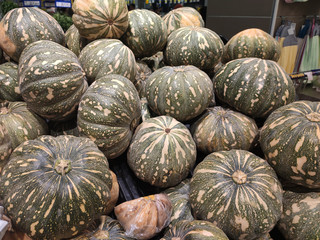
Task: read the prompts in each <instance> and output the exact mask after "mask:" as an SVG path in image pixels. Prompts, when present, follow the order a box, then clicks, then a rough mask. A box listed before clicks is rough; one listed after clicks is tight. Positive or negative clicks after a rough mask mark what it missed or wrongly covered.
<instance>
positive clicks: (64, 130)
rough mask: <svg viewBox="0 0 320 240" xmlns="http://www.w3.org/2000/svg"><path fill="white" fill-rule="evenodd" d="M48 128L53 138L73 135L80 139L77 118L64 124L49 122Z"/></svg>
mask: <svg viewBox="0 0 320 240" xmlns="http://www.w3.org/2000/svg"><path fill="white" fill-rule="evenodd" d="M48 126H49V130H50V135H51V136H54V137H56V136H60V135H72V136H76V137H79V130H78V125H77V118H76V117H75V118H72V119H69V120H67V121H63V122H55V121H49V123H48Z"/></svg>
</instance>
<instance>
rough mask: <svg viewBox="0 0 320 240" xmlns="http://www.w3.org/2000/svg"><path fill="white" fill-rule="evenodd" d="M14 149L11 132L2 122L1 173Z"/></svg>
mask: <svg viewBox="0 0 320 240" xmlns="http://www.w3.org/2000/svg"><path fill="white" fill-rule="evenodd" d="M12 151H13V148H12V144H11V139H10V136H9V133H8V131H7V129H6V128H5V127H4V124H2V123H1V122H0V173H1V171H2V168H3V167H4V165H6V164H7V162H8V161H9V157H10V154H11V153H12Z"/></svg>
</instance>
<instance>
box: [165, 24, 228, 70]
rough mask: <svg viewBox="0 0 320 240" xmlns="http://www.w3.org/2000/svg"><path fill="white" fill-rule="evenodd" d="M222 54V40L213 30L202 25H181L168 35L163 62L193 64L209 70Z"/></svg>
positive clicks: (173, 64) (176, 64)
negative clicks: (181, 26)
mask: <svg viewBox="0 0 320 240" xmlns="http://www.w3.org/2000/svg"><path fill="white" fill-rule="evenodd" d="M222 54H223V42H222V40H221V39H220V37H219V35H218V34H216V33H215V32H214V31H212V30H210V29H208V28H203V27H183V28H179V29H177V30H175V31H174V32H172V33H171V34H170V36H169V37H168V43H167V45H166V48H165V51H164V60H165V63H166V64H168V65H171V66H180V65H193V66H196V67H198V68H200V69H201V70H204V71H205V70H211V69H213V68H214V67H215V66H216V65H217V64H218V63H219V62H220V59H221V57H222Z"/></svg>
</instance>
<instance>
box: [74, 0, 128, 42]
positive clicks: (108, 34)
mask: <svg viewBox="0 0 320 240" xmlns="http://www.w3.org/2000/svg"><path fill="white" fill-rule="evenodd" d="M72 10H73V12H74V14H73V15H72V21H73V23H74V25H75V26H76V27H77V29H78V30H79V33H80V35H81V36H83V37H85V38H87V39H89V40H96V39H99V38H120V37H121V36H122V35H123V33H124V32H125V31H126V30H127V28H128V24H129V23H128V8H127V4H126V1H125V0H93V1H86V0H75V1H74V3H73V5H72Z"/></svg>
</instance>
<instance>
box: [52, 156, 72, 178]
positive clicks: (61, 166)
mask: <svg viewBox="0 0 320 240" xmlns="http://www.w3.org/2000/svg"><path fill="white" fill-rule="evenodd" d="M54 169H55V170H56V172H57V173H58V174H60V175H62V176H64V175H66V173H68V172H70V171H71V169H72V168H71V161H70V160H65V159H57V160H56V162H55V164H54Z"/></svg>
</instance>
